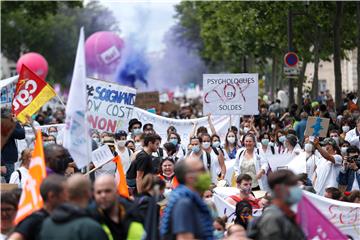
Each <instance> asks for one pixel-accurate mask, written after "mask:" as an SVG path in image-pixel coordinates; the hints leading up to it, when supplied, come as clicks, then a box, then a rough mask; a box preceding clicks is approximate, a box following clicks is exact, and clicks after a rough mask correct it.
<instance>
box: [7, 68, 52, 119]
mask: <svg viewBox="0 0 360 240" xmlns="http://www.w3.org/2000/svg"><path fill="white" fill-rule="evenodd" d="M54 96H56V93H55V91H54V89H52V87H51V86H50V85H49V84H47V83H46V82H45V81H44V80H42V79H41V78H40V77H39V76H37V75H36V74H35V73H34V72H33V71H31V70H30V69H29V68H28V67H27V66H25V65H22V67H21V70H20V75H19V81H18V82H17V84H16V90H15V94H14V99H13V103H12V112H13V114H15V116H16V118H17V119H18V120H19V121H20V122H22V123H24V122H25V121H26V116H27V115H29V116H31V115H33V114H34V113H36V112H37V111H38V110H39V109H40V108H41V107H42V106H43V105H44V104H45V103H46V102H48V101H49V100H50V99H51V98H53V97H54Z"/></svg>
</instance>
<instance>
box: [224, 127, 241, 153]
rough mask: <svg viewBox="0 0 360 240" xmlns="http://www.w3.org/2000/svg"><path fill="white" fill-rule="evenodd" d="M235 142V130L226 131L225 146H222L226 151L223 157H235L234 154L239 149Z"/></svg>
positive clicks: (236, 141) (236, 140)
mask: <svg viewBox="0 0 360 240" xmlns="http://www.w3.org/2000/svg"><path fill="white" fill-rule="evenodd" d="M237 143H238V139H237V135H236V134H235V132H233V131H228V132H227V134H226V136H225V146H224V150H225V153H226V154H225V158H226V159H227V160H231V159H235V158H236V154H237V151H238V149H239V146H238V144H237Z"/></svg>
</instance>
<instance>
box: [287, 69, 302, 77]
mask: <svg viewBox="0 0 360 240" xmlns="http://www.w3.org/2000/svg"><path fill="white" fill-rule="evenodd" d="M284 74H285V75H286V76H292V75H299V74H300V70H299V68H297V67H284Z"/></svg>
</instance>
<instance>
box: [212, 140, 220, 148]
mask: <svg viewBox="0 0 360 240" xmlns="http://www.w3.org/2000/svg"><path fill="white" fill-rule="evenodd" d="M212 146H213V147H214V148H218V147H220V142H219V141H215V142H213V143H212Z"/></svg>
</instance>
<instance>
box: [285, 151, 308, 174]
mask: <svg viewBox="0 0 360 240" xmlns="http://www.w3.org/2000/svg"><path fill="white" fill-rule="evenodd" d="M287 167H288V169H289V170H291V171H293V172H294V173H295V174H301V173H306V152H304V151H302V152H300V153H299V154H297V155H296V156H295V157H294V158H293V159H292V160H291V161H290V162H289V163H288V164H287Z"/></svg>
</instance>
